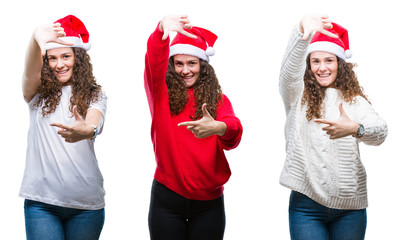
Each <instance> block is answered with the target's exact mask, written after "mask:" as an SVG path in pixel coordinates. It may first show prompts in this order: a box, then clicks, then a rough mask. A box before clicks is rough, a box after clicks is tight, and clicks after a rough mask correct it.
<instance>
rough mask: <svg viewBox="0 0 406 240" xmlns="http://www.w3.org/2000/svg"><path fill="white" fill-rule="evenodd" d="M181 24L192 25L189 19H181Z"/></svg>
mask: <svg viewBox="0 0 406 240" xmlns="http://www.w3.org/2000/svg"><path fill="white" fill-rule="evenodd" d="M179 22H181V23H184V24H188V23H190V20H189V19H187V18H179Z"/></svg>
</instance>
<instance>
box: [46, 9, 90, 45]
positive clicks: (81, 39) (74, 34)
mask: <svg viewBox="0 0 406 240" xmlns="http://www.w3.org/2000/svg"><path fill="white" fill-rule="evenodd" d="M55 23H60V24H61V27H63V29H64V31H65V33H66V36H65V37H61V38H60V39H62V40H64V41H65V42H69V43H73V46H71V47H80V48H83V49H85V50H86V51H87V50H89V49H90V43H89V32H88V31H87V29H86V27H85V24H83V22H82V21H80V19H79V18H77V17H75V16H73V15H68V16H66V17H64V18H61V19H59V20H57V21H55ZM60 47H67V46H66V45H62V44H58V43H54V42H50V43H47V44H46V46H45V48H46V49H47V50H48V49H53V48H60Z"/></svg>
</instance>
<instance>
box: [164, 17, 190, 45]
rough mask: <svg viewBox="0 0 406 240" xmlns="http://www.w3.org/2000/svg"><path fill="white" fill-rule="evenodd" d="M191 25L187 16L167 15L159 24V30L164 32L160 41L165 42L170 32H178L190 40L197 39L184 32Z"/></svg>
mask: <svg viewBox="0 0 406 240" xmlns="http://www.w3.org/2000/svg"><path fill="white" fill-rule="evenodd" d="M191 28H192V25H191V24H190V20H189V19H188V18H187V15H167V16H165V17H164V18H163V19H162V20H161V22H160V24H159V29H160V30H161V31H162V32H164V35H163V36H162V40H163V41H164V40H166V39H167V38H168V36H169V34H170V32H172V31H173V32H178V33H181V34H183V35H185V36H187V37H190V38H197V37H196V36H195V35H193V34H191V33H189V32H187V31H185V29H191Z"/></svg>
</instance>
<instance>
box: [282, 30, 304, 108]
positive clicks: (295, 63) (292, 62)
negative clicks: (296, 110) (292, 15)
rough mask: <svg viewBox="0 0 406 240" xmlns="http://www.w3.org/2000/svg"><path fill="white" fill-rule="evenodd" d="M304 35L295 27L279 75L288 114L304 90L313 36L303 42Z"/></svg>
mask: <svg viewBox="0 0 406 240" xmlns="http://www.w3.org/2000/svg"><path fill="white" fill-rule="evenodd" d="M302 38H303V33H301V32H300V31H299V27H298V26H297V27H295V28H294V29H293V32H292V34H291V36H290V39H289V42H288V46H287V48H286V51H285V55H284V57H283V60H282V66H281V70H280V75H279V93H280V94H281V96H282V99H283V102H284V104H285V110H286V113H288V112H289V110H290V108H291V106H292V104H295V103H296V102H297V100H298V99H299V97H300V95H301V93H302V92H303V89H304V84H303V75H304V72H305V69H306V50H307V46H308V45H309V42H310V39H311V36H309V37H308V39H307V40H306V41H302Z"/></svg>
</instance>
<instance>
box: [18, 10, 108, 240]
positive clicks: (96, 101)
mask: <svg viewBox="0 0 406 240" xmlns="http://www.w3.org/2000/svg"><path fill="white" fill-rule="evenodd" d="M88 40H89V33H88V32H87V30H86V27H85V26H84V24H83V23H82V22H81V21H80V20H79V19H78V18H76V17H75V16H72V15H69V16H66V17H64V18H62V19H59V20H58V21H56V22H55V23H54V24H53V25H45V26H40V27H38V28H36V30H35V31H34V33H33V36H32V39H31V41H30V43H29V45H28V50H27V55H26V63H25V71H24V75H23V94H24V98H25V100H26V102H27V103H28V106H29V111H30V128H29V132H28V143H27V159H26V167H25V173H24V179H23V182H22V186H21V190H20V196H21V197H23V198H25V207H24V209H25V224H26V225H25V226H26V235H27V239H66V240H68V239H89V240H92V239H98V238H99V235H100V233H101V230H102V228H103V224H104V189H103V178H102V175H101V173H100V170H99V167H98V164H97V159H96V155H95V152H94V147H93V144H94V139H95V138H96V136H97V135H98V133H100V132H101V130H102V128H103V121H104V115H105V113H106V96H105V95H104V94H103V92H102V89H101V86H100V85H98V84H97V83H96V80H95V78H94V76H93V72H92V64H91V63H90V57H89V55H88V54H87V53H86V50H88V49H89V48H90V43H89V42H88Z"/></svg>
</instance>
